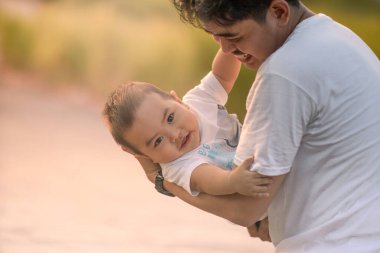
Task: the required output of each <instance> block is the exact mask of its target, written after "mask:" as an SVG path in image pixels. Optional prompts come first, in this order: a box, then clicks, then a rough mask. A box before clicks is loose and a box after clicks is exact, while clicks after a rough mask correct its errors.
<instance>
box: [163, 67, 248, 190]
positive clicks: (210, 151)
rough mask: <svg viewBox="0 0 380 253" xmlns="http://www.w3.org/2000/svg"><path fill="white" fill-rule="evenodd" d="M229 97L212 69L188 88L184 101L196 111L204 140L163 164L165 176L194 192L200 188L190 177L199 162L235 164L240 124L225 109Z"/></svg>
mask: <svg viewBox="0 0 380 253" xmlns="http://www.w3.org/2000/svg"><path fill="white" fill-rule="evenodd" d="M227 99H228V94H227V93H226V91H225V90H224V88H223V86H222V85H221V84H220V83H219V81H218V79H217V78H216V77H215V76H214V75H213V73H212V72H210V73H209V74H208V75H207V76H205V77H204V78H203V79H202V81H201V83H200V84H199V85H197V86H196V87H194V88H193V89H191V90H190V91H189V92H187V93H186V95H185V96H184V97H183V102H184V103H185V104H187V105H189V106H190V108H191V110H193V111H194V112H195V113H196V115H197V118H198V124H199V129H200V134H201V138H200V142H201V144H200V146H199V147H197V148H196V149H194V150H192V151H190V152H188V153H186V154H184V155H183V156H181V157H179V158H178V159H176V160H174V161H172V162H169V163H165V164H160V165H161V168H162V174H163V176H164V178H165V179H166V180H168V181H169V182H173V183H175V184H177V185H179V186H181V187H183V188H184V189H185V190H186V191H188V192H189V193H190V194H192V195H194V196H195V195H198V194H199V192H197V191H194V190H192V189H190V178H191V174H192V172H193V171H194V169H195V168H197V167H198V166H199V165H201V164H204V163H209V164H213V165H215V166H218V167H220V168H222V169H228V170H230V169H232V168H233V159H234V156H235V152H236V147H237V145H238V142H239V135H240V128H241V125H240V123H239V121H238V119H237V117H236V115H232V114H228V112H227V110H226V109H225V107H224V105H225V104H226V102H227Z"/></svg>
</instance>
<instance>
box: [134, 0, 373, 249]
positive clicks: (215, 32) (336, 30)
mask: <svg viewBox="0 0 380 253" xmlns="http://www.w3.org/2000/svg"><path fill="white" fill-rule="evenodd" d="M173 3H174V5H175V7H176V8H177V9H178V11H179V13H180V15H181V18H182V20H184V21H187V22H190V23H192V24H194V25H196V26H199V27H201V28H202V29H204V30H205V31H206V32H208V33H210V34H211V35H212V36H213V37H214V39H215V40H216V41H217V42H218V43H219V45H220V47H221V48H222V50H223V51H224V52H226V53H231V54H233V55H235V56H236V57H237V58H238V59H240V60H241V61H242V63H244V64H245V65H246V66H248V67H250V68H252V69H256V70H257V75H256V78H255V81H254V83H253V85H252V88H251V90H250V92H249V95H248V97H247V115H246V118H245V121H244V124H243V130H242V135H241V139H240V143H239V146H238V150H237V154H236V157H235V162H236V163H237V164H240V163H241V162H242V161H244V159H246V158H247V157H249V156H252V155H254V157H255V162H254V164H253V165H252V166H251V167H250V169H251V170H255V171H258V172H259V173H261V174H263V175H268V176H273V187H272V188H271V197H269V198H267V199H251V198H248V197H244V196H240V195H231V196H210V195H200V196H199V197H197V198H192V197H190V196H188V195H187V194H185V193H184V192H183V191H182V190H181V189H180V188H178V187H176V186H175V185H173V184H170V183H167V182H165V184H164V186H165V188H167V190H169V191H171V192H173V193H174V194H175V195H177V196H178V197H180V198H181V199H183V200H184V201H187V202H189V203H190V204H192V205H194V206H196V207H199V208H201V209H203V210H206V211H208V212H211V213H214V214H216V215H218V216H221V217H224V218H226V219H229V220H231V221H233V222H235V223H237V224H240V225H243V226H247V227H249V226H251V227H252V226H253V224H254V223H255V222H256V221H257V220H258V219H259V218H260V216H261V215H262V214H263V213H264V212H265V211H266V210H267V211H268V217H269V231H270V236H271V239H272V241H273V243H274V245H275V246H276V251H277V252H307V253H313V252H324V253H329V252H334V253H335V252H336V253H338V252H339V253H341V252H345V253H348V252H353V253H354V252H355V253H356V252H366V253H375V252H380V223H379V222H378V221H379V220H380V212H379V210H380V187H379V185H380V111H379V110H380V109H379V108H380V99H379V98H380V67H379V66H380V65H379V60H378V58H377V57H376V55H375V54H374V53H373V52H372V51H371V50H370V49H369V48H368V46H367V45H366V44H365V43H364V42H363V41H362V40H361V39H360V38H358V37H357V36H356V35H355V34H354V33H353V32H351V31H350V30H349V29H347V28H345V27H343V26H342V25H339V24H337V23H335V22H334V21H333V20H331V19H330V18H329V17H327V16H325V15H323V14H314V13H313V12H311V11H310V10H308V9H307V8H306V7H305V6H304V5H303V4H302V3H300V2H299V1H297V0H266V1H264V0H262V1H260V0H257V1H253V0H251V1H250V0H233V1H232V0H231V1H228V0H173ZM140 162H142V164H143V163H144V161H140ZM143 166H144V164H143ZM147 167H148V165H147V164H145V168H147ZM146 171H147V175H148V177H151V180H153V177H152V174H150V173H149V169H147V170H146Z"/></svg>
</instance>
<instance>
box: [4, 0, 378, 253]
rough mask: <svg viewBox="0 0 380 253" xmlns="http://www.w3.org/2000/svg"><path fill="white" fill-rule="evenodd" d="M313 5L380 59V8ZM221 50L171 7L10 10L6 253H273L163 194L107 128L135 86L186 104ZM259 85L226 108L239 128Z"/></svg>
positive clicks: (247, 80) (245, 78) (124, 3)
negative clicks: (105, 113)
mask: <svg viewBox="0 0 380 253" xmlns="http://www.w3.org/2000/svg"><path fill="white" fill-rule="evenodd" d="M303 2H304V3H305V4H307V5H308V6H309V7H310V8H311V9H312V10H313V11H314V12H322V13H325V14H327V15H329V16H331V17H332V18H334V19H335V20H336V21H338V22H340V23H342V24H344V25H346V26H347V27H349V28H350V29H352V30H353V31H354V32H356V33H357V34H358V35H359V36H360V37H361V38H362V39H363V40H364V41H365V42H366V43H367V44H368V45H369V46H370V47H371V48H372V49H373V51H374V52H375V53H376V54H377V55H378V56H380V36H379V34H380V15H379V13H380V1H378V0H361V1H357V0H334V1H329V0H318V1H316V0H307V1H306V0H305V1H303ZM217 49H218V47H217V45H216V44H215V43H214V42H213V40H212V39H211V38H210V37H209V35H207V34H206V33H204V32H203V31H201V30H198V29H195V28H193V27H191V26H190V25H186V24H183V23H182V22H180V20H179V18H178V16H177V13H176V12H175V10H174V8H173V7H172V6H171V3H170V1H169V0H139V1H132V0H75V1H73V0H45V1H43V0H39V1H38V0H0V252H1V253H18V252H28V253H29V252H36V253H37V252H38V253H45V252H49V253H50V252H133V253H135V252H185V253H186V252H201V253H202V252H263V253H264V252H273V247H272V246H271V245H270V244H268V243H263V242H260V241H258V240H256V239H251V238H249V237H248V235H247V233H246V231H245V230H244V228H240V227H238V226H235V225H232V224H230V223H228V222H226V221H224V220H222V219H220V218H218V217H214V216H212V215H209V214H206V213H203V212H201V211H199V210H196V209H195V208H193V207H190V206H188V205H186V204H184V203H181V201H179V200H176V199H169V198H167V197H164V196H160V195H159V194H157V193H156V192H155V191H154V189H153V186H152V185H151V184H150V183H149V182H148V181H147V180H146V179H145V177H144V174H143V173H142V171H141V169H140V168H139V167H138V165H137V164H136V163H135V161H134V160H133V158H131V157H130V156H128V155H127V154H124V153H122V152H121V151H120V150H119V148H118V147H117V146H116V144H114V143H113V140H112V138H111V137H110V136H109V134H108V133H107V130H106V129H105V127H104V126H103V122H102V120H101V117H100V112H101V107H102V104H103V103H104V100H105V99H106V96H107V94H108V93H109V92H110V91H111V90H112V89H114V88H115V87H116V86H117V85H119V84H121V83H123V82H125V81H126V80H144V81H147V82H151V83H154V84H156V85H158V86H160V87H162V88H163V89H165V90H171V89H175V90H176V91H177V93H178V94H179V95H183V94H184V92H185V91H186V90H188V89H189V88H191V87H192V86H194V85H195V84H197V83H198V82H199V80H200V79H201V78H202V77H203V75H204V74H206V73H207V72H208V71H209V69H210V64H211V61H212V59H213V56H214V54H215V53H216V51H217ZM254 74H255V73H254V72H253V71H250V70H247V69H245V68H243V70H242V72H241V75H240V77H239V79H238V84H237V85H236V86H235V88H234V90H233V92H232V93H231V96H230V99H229V102H228V104H227V107H228V109H229V111H230V112H234V113H237V114H238V116H239V117H240V119H241V120H242V119H243V117H244V113H245V109H244V106H245V94H247V92H248V89H249V86H250V84H251V82H252V80H253V79H254ZM255 250H256V251H255Z"/></svg>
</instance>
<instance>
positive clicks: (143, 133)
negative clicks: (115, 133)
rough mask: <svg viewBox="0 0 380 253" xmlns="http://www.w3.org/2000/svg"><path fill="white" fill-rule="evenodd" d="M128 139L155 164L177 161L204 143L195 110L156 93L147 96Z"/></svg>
mask: <svg viewBox="0 0 380 253" xmlns="http://www.w3.org/2000/svg"><path fill="white" fill-rule="evenodd" d="M124 138H125V139H126V140H128V141H129V142H130V144H131V145H132V146H134V147H136V148H137V149H138V150H139V151H141V152H142V153H143V154H144V155H146V156H148V157H149V158H150V159H151V160H152V161H153V162H155V163H167V162H170V161H173V160H175V159H177V158H178V157H180V156H182V155H183V154H185V153H187V152H189V151H191V150H193V149H195V148H196V147H198V146H199V145H200V132H199V125H198V120H197V117H196V115H195V114H194V112H193V111H191V110H190V109H189V108H188V106H186V105H185V104H183V103H181V102H180V101H177V100H175V99H167V98H166V99H165V98H162V97H161V96H160V95H158V94H156V93H153V92H151V93H149V94H147V95H146V96H145V98H144V101H142V103H141V105H140V107H139V108H138V109H137V111H136V113H135V120H134V122H133V124H132V127H131V128H129V129H128V130H127V131H126V132H125V134H124Z"/></svg>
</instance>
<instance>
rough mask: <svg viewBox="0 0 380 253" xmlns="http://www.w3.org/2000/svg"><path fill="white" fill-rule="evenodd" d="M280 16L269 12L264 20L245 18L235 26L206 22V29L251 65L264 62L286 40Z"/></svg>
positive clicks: (224, 50) (225, 46)
mask: <svg viewBox="0 0 380 253" xmlns="http://www.w3.org/2000/svg"><path fill="white" fill-rule="evenodd" d="M277 24H278V22H276V19H275V18H274V17H272V16H271V15H267V19H266V21H265V22H263V23H258V22H257V21H255V20H253V19H245V20H242V21H239V22H237V23H235V24H234V25H231V26H222V25H219V24H216V23H215V22H209V23H204V24H203V26H204V29H205V31H207V32H208V33H210V34H211V35H212V36H213V37H214V39H215V40H216V41H217V42H218V44H219V45H220V47H221V48H222V50H223V52H225V53H231V54H233V55H235V56H236V57H237V58H238V59H239V60H240V61H241V62H242V63H243V64H245V65H246V66H247V67H249V68H251V69H256V70H257V69H258V68H259V67H260V65H261V64H262V63H263V62H264V61H265V60H266V59H267V58H268V57H269V56H270V55H271V54H272V53H273V52H274V51H276V50H277V49H278V48H279V47H280V46H281V45H282V44H283V42H284V40H285V39H286V37H285V38H284V33H283V31H282V29H281V28H280V27H279V26H278V25H277Z"/></svg>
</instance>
